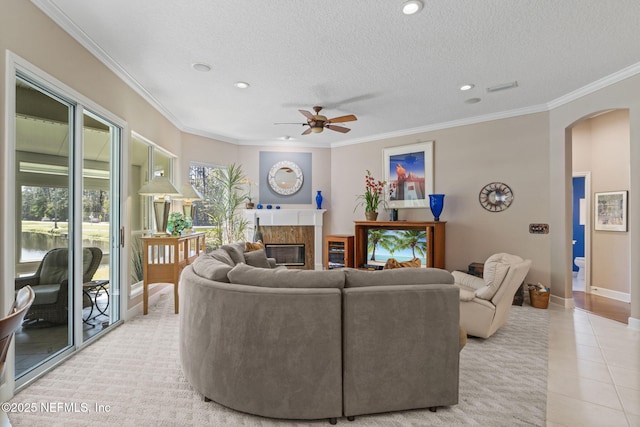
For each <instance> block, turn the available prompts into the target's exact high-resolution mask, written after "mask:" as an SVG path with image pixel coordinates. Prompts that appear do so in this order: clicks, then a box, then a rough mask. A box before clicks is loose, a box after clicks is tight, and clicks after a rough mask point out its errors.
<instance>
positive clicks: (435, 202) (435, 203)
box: [429, 194, 444, 221]
mask: <svg viewBox="0 0 640 427" xmlns="http://www.w3.org/2000/svg"><path fill="white" fill-rule="evenodd" d="M429 207H430V208H431V213H432V214H433V220H434V221H440V214H441V213H442V209H444V194H429Z"/></svg>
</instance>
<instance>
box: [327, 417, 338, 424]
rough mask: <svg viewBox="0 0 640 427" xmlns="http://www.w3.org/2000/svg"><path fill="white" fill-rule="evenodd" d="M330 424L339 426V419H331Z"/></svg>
mask: <svg viewBox="0 0 640 427" xmlns="http://www.w3.org/2000/svg"><path fill="white" fill-rule="evenodd" d="M329 424H331V425H333V426H334V425H336V424H338V419H337V418H329Z"/></svg>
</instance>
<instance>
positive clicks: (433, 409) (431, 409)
mask: <svg viewBox="0 0 640 427" xmlns="http://www.w3.org/2000/svg"><path fill="white" fill-rule="evenodd" d="M429 410H430V411H431V412H436V411H437V410H438V407H437V406H431V407H430V408H429Z"/></svg>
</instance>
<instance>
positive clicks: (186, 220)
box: [167, 212, 193, 236]
mask: <svg viewBox="0 0 640 427" xmlns="http://www.w3.org/2000/svg"><path fill="white" fill-rule="evenodd" d="M192 226H193V221H192V220H191V217H189V216H184V215H183V214H182V213H180V212H171V213H170V214H169V221H168V223H167V231H168V232H169V233H171V235H172V236H180V235H181V234H182V232H183V231H184V229H185V228H191V227H192Z"/></svg>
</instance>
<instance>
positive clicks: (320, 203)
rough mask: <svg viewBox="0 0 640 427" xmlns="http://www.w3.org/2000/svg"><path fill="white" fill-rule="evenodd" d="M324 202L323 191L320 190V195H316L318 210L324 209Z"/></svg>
mask: <svg viewBox="0 0 640 427" xmlns="http://www.w3.org/2000/svg"><path fill="white" fill-rule="evenodd" d="M322 200H323V197H322V192H321V190H318V194H316V207H317V208H318V209H322Z"/></svg>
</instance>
